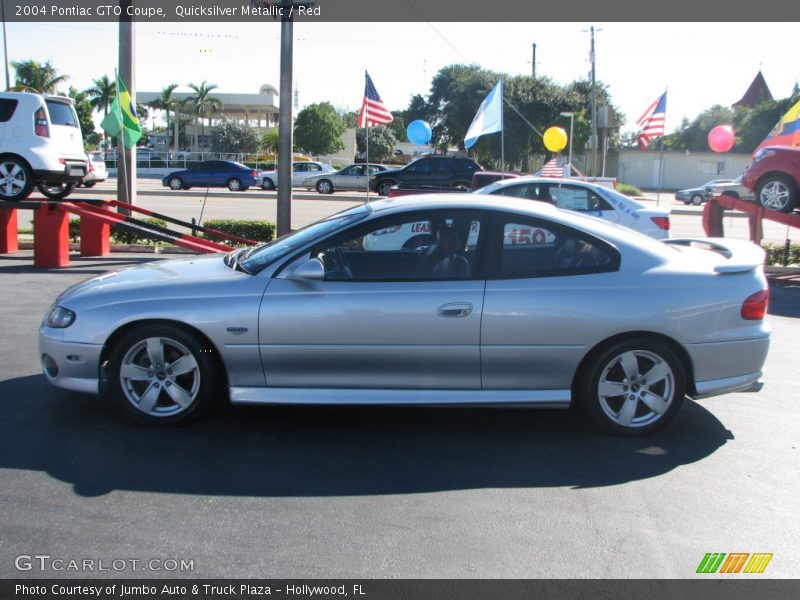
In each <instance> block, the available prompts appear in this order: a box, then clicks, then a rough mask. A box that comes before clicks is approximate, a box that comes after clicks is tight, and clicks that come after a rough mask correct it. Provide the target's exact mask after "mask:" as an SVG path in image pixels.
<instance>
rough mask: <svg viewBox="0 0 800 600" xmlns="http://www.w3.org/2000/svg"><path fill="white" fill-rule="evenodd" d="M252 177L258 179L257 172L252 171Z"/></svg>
mask: <svg viewBox="0 0 800 600" xmlns="http://www.w3.org/2000/svg"><path fill="white" fill-rule="evenodd" d="M250 177H252V178H253V179H256V178H257V177H258V172H257V171H250Z"/></svg>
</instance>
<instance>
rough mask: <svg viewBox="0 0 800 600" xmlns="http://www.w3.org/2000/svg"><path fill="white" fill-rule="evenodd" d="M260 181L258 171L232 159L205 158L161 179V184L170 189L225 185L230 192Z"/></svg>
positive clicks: (244, 188) (238, 190)
mask: <svg viewBox="0 0 800 600" xmlns="http://www.w3.org/2000/svg"><path fill="white" fill-rule="evenodd" d="M260 183H261V173H260V172H259V171H257V170H255V169H251V168H250V167H248V166H245V165H243V164H241V163H238V162H234V161H232V160H205V161H203V162H199V163H197V164H196V165H194V166H193V167H190V168H188V169H184V170H183V171H174V172H173V173H170V174H169V175H166V176H165V177H164V178H163V179H161V184H162V185H163V186H164V187H168V188H170V189H171V190H188V189H189V188H191V187H194V186H198V187H227V188H228V189H229V190H230V191H232V192H243V191H245V190H246V189H247V188H249V187H250V186H253V185H258V184H260Z"/></svg>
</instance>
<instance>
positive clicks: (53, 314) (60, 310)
mask: <svg viewBox="0 0 800 600" xmlns="http://www.w3.org/2000/svg"><path fill="white" fill-rule="evenodd" d="M74 322H75V313H74V312H72V311H71V310H70V309H68V308H64V307H63V306H58V305H56V304H54V305H53V306H52V308H51V309H50V311H49V312H48V313H47V319H46V323H47V326H48V327H52V328H53V329H64V328H65V327H69V326H70V325H72V324H73V323H74Z"/></svg>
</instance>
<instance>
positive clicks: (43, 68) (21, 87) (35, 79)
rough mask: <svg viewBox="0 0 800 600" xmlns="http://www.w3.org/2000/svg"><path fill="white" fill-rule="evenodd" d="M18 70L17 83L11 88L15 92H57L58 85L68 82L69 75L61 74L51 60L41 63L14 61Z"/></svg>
mask: <svg viewBox="0 0 800 600" xmlns="http://www.w3.org/2000/svg"><path fill="white" fill-rule="evenodd" d="M11 66H12V67H14V71H15V72H16V77H17V80H16V83H15V84H14V87H12V88H11V90H12V91H15V92H33V93H35V94H55V93H56V86H57V85H59V84H61V83H64V82H66V80H67V79H69V75H59V74H58V69H56V68H55V67H54V66H53V65H52V64H51V63H50V61H49V60H48V61H45V62H43V63H40V62H38V61H35V60H23V61H19V62H12V63H11Z"/></svg>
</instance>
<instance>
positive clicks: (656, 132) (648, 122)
mask: <svg viewBox="0 0 800 600" xmlns="http://www.w3.org/2000/svg"><path fill="white" fill-rule="evenodd" d="M666 112H667V92H664V93H663V94H661V97H660V98H659V99H658V100H656V101H655V102H653V103H652V104H651V105H650V106H649V107H648V109H647V110H646V111H644V114H643V115H642V116H641V117H639V120H638V121H636V124H637V125H638V126H639V127H640V130H639V135H638V136H637V137H636V140H637V141H638V142H639V147H640V148H641V149H642V150H644V149H645V148H647V145H648V144H649V143H650V140H653V139H655V138H657V137H661V136H662V135H664V115H665V114H666Z"/></svg>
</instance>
